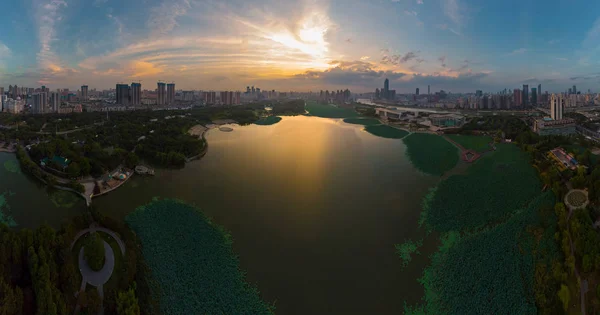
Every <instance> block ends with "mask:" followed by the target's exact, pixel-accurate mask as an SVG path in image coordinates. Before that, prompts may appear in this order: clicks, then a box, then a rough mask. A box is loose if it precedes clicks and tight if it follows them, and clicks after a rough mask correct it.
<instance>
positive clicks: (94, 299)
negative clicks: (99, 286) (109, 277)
mask: <svg viewBox="0 0 600 315" xmlns="http://www.w3.org/2000/svg"><path fill="white" fill-rule="evenodd" d="M85 295H86V298H85V300H86V303H87V311H88V313H89V314H98V312H99V311H100V307H101V306H102V299H101V298H100V295H99V294H98V290H96V289H95V288H94V289H92V290H90V291H87V292H86V293H85Z"/></svg>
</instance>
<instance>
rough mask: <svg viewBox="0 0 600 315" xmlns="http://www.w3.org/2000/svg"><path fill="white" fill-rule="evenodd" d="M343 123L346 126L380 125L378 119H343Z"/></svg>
mask: <svg viewBox="0 0 600 315" xmlns="http://www.w3.org/2000/svg"><path fill="white" fill-rule="evenodd" d="M344 122H345V123H347V124H354V125H363V126H375V125H381V122H380V121H379V119H374V118H346V119H344Z"/></svg>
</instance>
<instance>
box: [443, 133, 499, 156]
mask: <svg viewBox="0 0 600 315" xmlns="http://www.w3.org/2000/svg"><path fill="white" fill-rule="evenodd" d="M447 137H448V138H450V139H451V140H452V141H454V142H456V143H458V144H460V145H461V146H463V148H465V149H467V150H473V151H475V152H480V153H481V152H485V151H487V150H490V145H489V144H490V143H491V142H493V141H494V140H493V139H492V138H491V137H489V136H470V135H447Z"/></svg>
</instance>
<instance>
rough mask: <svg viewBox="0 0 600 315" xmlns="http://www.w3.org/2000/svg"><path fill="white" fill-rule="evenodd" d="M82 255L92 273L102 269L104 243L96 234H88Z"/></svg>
mask: <svg viewBox="0 0 600 315" xmlns="http://www.w3.org/2000/svg"><path fill="white" fill-rule="evenodd" d="M83 253H84V257H85V261H86V262H87V264H88V266H90V268H92V270H94V271H99V270H101V269H102V267H104V260H105V258H106V257H104V241H103V240H102V239H101V238H100V236H98V234H97V233H95V232H94V233H90V235H89V236H88V237H87V242H86V243H85V244H84V245H83Z"/></svg>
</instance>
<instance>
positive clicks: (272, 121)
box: [254, 116, 281, 126]
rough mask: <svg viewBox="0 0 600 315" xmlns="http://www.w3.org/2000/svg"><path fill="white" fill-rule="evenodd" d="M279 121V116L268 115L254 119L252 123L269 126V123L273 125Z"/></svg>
mask: <svg viewBox="0 0 600 315" xmlns="http://www.w3.org/2000/svg"><path fill="white" fill-rule="evenodd" d="M280 121H281V117H277V116H269V117H267V118H263V119H260V120H257V121H255V122H254V124H256V125H260V126H269V125H274V124H276V123H278V122H280Z"/></svg>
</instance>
